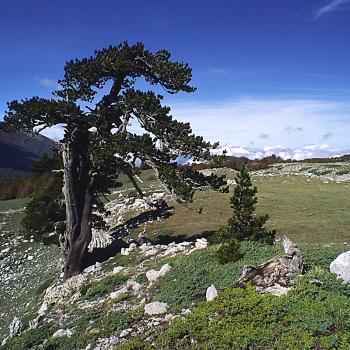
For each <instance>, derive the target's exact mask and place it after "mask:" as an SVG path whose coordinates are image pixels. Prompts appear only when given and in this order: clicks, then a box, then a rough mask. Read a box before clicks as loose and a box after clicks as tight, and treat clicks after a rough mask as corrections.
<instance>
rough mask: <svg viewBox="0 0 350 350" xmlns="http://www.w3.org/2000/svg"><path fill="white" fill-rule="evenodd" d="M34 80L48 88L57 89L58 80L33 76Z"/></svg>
mask: <svg viewBox="0 0 350 350" xmlns="http://www.w3.org/2000/svg"><path fill="white" fill-rule="evenodd" d="M35 80H36V81H37V82H38V83H39V84H40V85H41V86H44V87H46V88H50V89H57V88H58V82H57V80H54V79H49V78H35Z"/></svg>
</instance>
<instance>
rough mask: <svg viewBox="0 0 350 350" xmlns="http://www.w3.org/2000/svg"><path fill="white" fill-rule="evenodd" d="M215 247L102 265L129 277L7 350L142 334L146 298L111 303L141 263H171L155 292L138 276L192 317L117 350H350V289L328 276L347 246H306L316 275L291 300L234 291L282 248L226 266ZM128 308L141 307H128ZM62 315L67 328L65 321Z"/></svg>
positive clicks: (87, 290)
mask: <svg viewBox="0 0 350 350" xmlns="http://www.w3.org/2000/svg"><path fill="white" fill-rule="evenodd" d="M215 249H216V247H215V246H212V247H209V248H208V249H204V250H201V251H197V252H194V253H192V254H190V255H183V256H177V257H175V258H169V257H167V258H159V259H156V260H149V257H145V256H143V255H141V254H139V253H138V252H133V253H132V254H131V255H130V256H128V257H125V256H121V255H118V256H116V257H114V258H113V259H111V260H109V261H107V262H105V263H103V264H102V269H103V270H104V271H110V270H111V269H112V268H113V267H114V266H118V265H122V266H126V267H127V270H125V272H123V273H122V274H121V275H117V276H115V275H114V276H110V275H109V276H107V277H104V278H103V279H102V280H99V281H96V280H94V281H90V282H88V283H87V285H86V286H85V287H83V288H82V290H81V292H82V294H83V295H82V296H81V297H80V298H79V299H78V300H77V301H76V302H75V303H74V304H73V305H67V306H66V307H63V309H62V306H57V307H55V306H54V307H53V308H52V309H50V314H49V318H52V322H50V323H48V322H46V323H45V322H43V323H41V325H40V327H39V328H38V329H37V330H33V331H29V332H25V333H24V334H23V335H22V336H21V337H19V338H16V339H14V340H13V341H11V342H9V343H8V344H7V345H6V346H5V347H4V348H3V349H7V350H10V349H11V350H16V349H22V348H23V349H25V348H30V346H35V345H39V344H41V343H42V342H43V341H45V340H47V342H46V344H45V345H44V347H43V349H46V350H54V349H57V350H58V349H60V350H64V349H65V350H71V349H83V348H85V347H86V346H87V345H88V344H92V345H93V344H95V342H96V341H97V339H98V338H100V337H109V336H111V335H116V336H118V335H119V334H120V332H121V331H122V330H123V329H126V328H130V327H132V328H133V329H134V330H135V331H136V332H137V330H138V329H140V327H139V325H140V324H141V325H142V324H143V323H142V320H143V319H147V317H145V316H143V308H142V307H140V306H139V304H140V299H135V296H132V295H131V294H130V293H126V294H125V295H124V296H123V297H121V298H120V299H116V300H113V301H112V300H109V299H108V298H107V299H104V298H106V296H107V295H108V294H109V293H110V291H111V290H116V289H118V288H119V287H120V286H121V285H122V284H123V283H125V280H126V279H127V278H129V277H130V276H135V274H137V271H138V268H137V265H138V264H140V262H141V261H142V262H143V266H145V267H146V269H145V271H147V270H148V269H151V268H157V269H158V268H159V267H160V266H162V265H163V264H164V263H170V265H171V266H172V269H171V270H170V271H169V272H168V273H167V274H166V275H165V276H164V277H163V278H161V279H159V280H158V281H157V283H156V284H155V285H154V286H153V287H151V288H147V287H146V286H147V280H146V278H144V276H143V275H139V277H138V279H137V280H138V281H139V283H141V284H142V285H143V288H147V289H146V290H147V302H150V301H156V300H157V301H163V302H167V303H168V306H169V308H168V312H169V313H173V314H178V313H179V312H181V308H182V307H185V308H190V309H191V310H192V313H191V314H189V315H186V316H185V319H181V318H179V319H177V320H176V321H175V322H174V323H172V324H170V325H168V324H167V322H162V324H161V326H159V327H153V326H152V327H149V328H148V329H147V330H146V331H142V330H140V331H138V334H139V335H138V336H137V338H134V339H133V340H131V339H128V340H127V339H125V340H126V341H127V343H125V344H123V345H120V346H117V347H116V349H118V350H119V349H120V350H122V349H123V350H127V349H128V350H141V349H144V350H146V349H147V350H151V349H152V350H155V349H162V350H173V349H183V350H185V349H197V350H199V349H201V350H209V349H222V350H224V349H225V350H229V349H247V350H248V349H265V350H267V349H276V350H277V349H282V348H285V349H290V350H292V349H335V348H338V349H348V348H347V347H341V346H340V345H341V344H342V343H343V342H346V341H347V340H350V323H349V321H348V313H349V312H350V302H349V295H350V289H349V287H347V286H345V285H342V284H341V283H340V282H337V281H336V278H335V276H334V275H331V274H330V273H329V272H327V268H328V266H329V263H330V262H331V261H332V260H333V259H334V258H335V257H336V256H337V255H338V254H339V253H340V252H342V251H344V250H346V248H345V247H330V248H326V247H317V246H314V247H310V245H306V246H301V251H302V253H303V254H304V255H305V259H306V261H305V264H306V267H307V269H308V271H309V274H307V275H306V276H305V277H302V278H301V279H300V280H299V281H298V282H297V283H296V285H295V288H294V289H293V291H292V292H290V293H289V294H288V295H287V296H284V297H271V296H269V295H260V294H258V293H257V292H255V291H254V290H253V289H248V290H241V289H236V288H233V286H234V284H235V281H236V280H237V278H238V277H239V276H240V274H241V272H242V268H243V266H244V265H247V264H260V263H262V262H263V261H266V259H268V258H270V257H271V256H274V255H276V254H277V253H278V252H279V251H280V250H281V247H280V246H272V247H271V246H261V245H259V244H254V243H244V244H243V248H242V250H243V252H244V257H243V259H242V260H241V261H238V262H233V263H228V264H225V265H219V264H218V262H217V261H216V259H215V257H214V255H213V253H214V251H215ZM312 279H318V280H319V281H321V282H322V284H321V286H316V285H314V284H310V283H309V281H310V280H312ZM175 281H176V283H175ZM212 283H214V284H215V286H216V287H217V289H218V291H219V298H217V299H216V300H215V301H214V302H210V303H208V302H205V291H206V288H207V287H208V286H209V285H210V284H212ZM84 302H90V303H91V305H92V303H95V307H92V308H84V307H83V304H82V303H84ZM125 303H127V304H129V305H132V306H135V308H134V309H133V307H131V308H127V309H126V310H124V308H123V307H122V306H123V305H125ZM121 309H122V310H123V311H120V310H121ZM131 310H134V311H131ZM62 312H63V313H64V314H65V318H64V320H65V321H64V323H60V322H59V321H58V320H59V315H62ZM186 319H187V320H186ZM140 322H141V323H140ZM58 328H71V329H72V328H74V330H75V333H74V335H73V336H72V337H70V338H68V337H62V338H52V337H51V336H52V334H53V333H54V332H55V330H57V329H58ZM294 335H295V336H294ZM192 339H193V341H194V343H192ZM196 342H197V343H196ZM194 344H196V346H194ZM29 345H30V346H29ZM319 345H322V346H319ZM335 345H339V347H335ZM34 348H35V347H34ZM92 348H93V347H92Z"/></svg>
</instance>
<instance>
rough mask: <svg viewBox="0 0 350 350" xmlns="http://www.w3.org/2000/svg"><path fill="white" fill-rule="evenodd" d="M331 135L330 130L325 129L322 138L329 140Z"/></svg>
mask: <svg viewBox="0 0 350 350" xmlns="http://www.w3.org/2000/svg"><path fill="white" fill-rule="evenodd" d="M332 136H333V134H332V133H331V132H330V131H327V132H326V133H325V134H324V135H323V136H322V140H325V141H326V140H329V139H330V138H331V137H332Z"/></svg>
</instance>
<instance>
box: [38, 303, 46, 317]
mask: <svg viewBox="0 0 350 350" xmlns="http://www.w3.org/2000/svg"><path fill="white" fill-rule="evenodd" d="M47 309H48V305H47V303H45V302H43V303H42V305H41V307H40V309H39V310H38V315H39V316H44V315H45V314H46V312H47Z"/></svg>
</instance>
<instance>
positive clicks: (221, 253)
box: [216, 238, 243, 264]
mask: <svg viewBox="0 0 350 350" xmlns="http://www.w3.org/2000/svg"><path fill="white" fill-rule="evenodd" d="M240 248H241V243H240V242H238V241H237V240H236V239H233V238H231V239H228V240H226V241H224V242H222V243H221V244H220V245H219V247H218V249H217V251H216V257H217V259H218V260H219V263H220V264H226V263H228V262H234V261H237V260H239V259H241V258H242V256H243V254H242V253H241V251H240Z"/></svg>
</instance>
